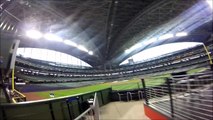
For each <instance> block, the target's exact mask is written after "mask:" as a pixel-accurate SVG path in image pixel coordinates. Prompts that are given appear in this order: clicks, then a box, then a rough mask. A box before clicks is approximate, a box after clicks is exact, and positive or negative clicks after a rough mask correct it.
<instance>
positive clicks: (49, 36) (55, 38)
mask: <svg viewBox="0 0 213 120" xmlns="http://www.w3.org/2000/svg"><path fill="white" fill-rule="evenodd" d="M44 38H45V39H47V40H50V41H56V42H63V39H62V38H60V37H59V36H57V35H54V34H52V33H46V34H45V35H44Z"/></svg>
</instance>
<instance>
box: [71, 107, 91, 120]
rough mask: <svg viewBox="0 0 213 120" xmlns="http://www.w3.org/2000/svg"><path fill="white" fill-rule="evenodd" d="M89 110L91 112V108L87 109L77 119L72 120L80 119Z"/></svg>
mask: <svg viewBox="0 0 213 120" xmlns="http://www.w3.org/2000/svg"><path fill="white" fill-rule="evenodd" d="M90 110H92V108H91V107H90V108H88V109H87V110H86V111H84V112H83V113H82V114H81V115H79V116H78V117H77V118H75V119H74V120H79V119H81V118H82V117H83V116H84V115H85V114H86V113H88V112H89V111H90Z"/></svg>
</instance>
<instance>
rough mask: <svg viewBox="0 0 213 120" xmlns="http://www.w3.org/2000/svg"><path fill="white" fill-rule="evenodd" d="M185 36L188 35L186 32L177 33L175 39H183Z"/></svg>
mask: <svg viewBox="0 0 213 120" xmlns="http://www.w3.org/2000/svg"><path fill="white" fill-rule="evenodd" d="M187 35H188V33H186V32H179V33H176V34H175V36H176V37H183V36H187Z"/></svg>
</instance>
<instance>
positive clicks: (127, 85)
mask: <svg viewBox="0 0 213 120" xmlns="http://www.w3.org/2000/svg"><path fill="white" fill-rule="evenodd" d="M206 69H207V68H198V69H193V70H190V71H188V72H187V73H188V74H193V73H197V72H201V71H204V70H206ZM166 77H170V74H164V75H158V76H151V77H145V78H144V79H145V83H146V86H147V87H151V86H156V85H161V84H163V83H165V78H166ZM109 87H112V89H113V90H129V89H137V88H142V84H141V80H140V78H137V77H135V78H132V79H130V80H125V81H117V82H109V83H102V84H96V85H91V86H85V87H79V88H74V89H65V90H55V91H45V92H36V93H35V94H37V95H38V96H41V97H43V98H49V93H50V92H54V94H55V97H62V96H68V95H75V94H79V93H85V92H92V91H97V90H101V89H105V88H109Z"/></svg>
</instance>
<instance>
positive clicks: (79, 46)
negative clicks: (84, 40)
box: [77, 45, 88, 52]
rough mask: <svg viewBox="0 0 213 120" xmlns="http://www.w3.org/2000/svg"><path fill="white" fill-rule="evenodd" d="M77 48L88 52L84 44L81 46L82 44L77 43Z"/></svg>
mask: <svg viewBox="0 0 213 120" xmlns="http://www.w3.org/2000/svg"><path fill="white" fill-rule="evenodd" d="M77 48H78V49H79V50H82V51H85V52H88V50H87V49H86V48H85V47H84V46H82V45H78V46H77Z"/></svg>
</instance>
